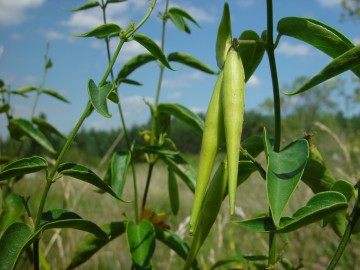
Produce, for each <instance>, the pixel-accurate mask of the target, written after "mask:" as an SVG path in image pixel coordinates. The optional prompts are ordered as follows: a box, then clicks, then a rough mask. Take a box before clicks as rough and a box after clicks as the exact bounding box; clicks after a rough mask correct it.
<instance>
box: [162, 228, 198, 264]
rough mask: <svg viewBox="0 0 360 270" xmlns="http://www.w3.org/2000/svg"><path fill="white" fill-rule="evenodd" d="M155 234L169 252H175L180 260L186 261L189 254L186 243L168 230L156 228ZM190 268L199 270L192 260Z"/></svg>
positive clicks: (195, 262)
mask: <svg viewBox="0 0 360 270" xmlns="http://www.w3.org/2000/svg"><path fill="white" fill-rule="evenodd" d="M155 232H156V238H157V240H159V241H160V242H162V243H163V244H165V245H166V246H167V247H169V248H170V249H171V250H173V251H175V252H176V254H177V255H179V256H180V257H181V258H182V259H184V260H186V257H187V255H188V252H189V246H188V245H187V244H186V242H185V241H184V240H183V239H181V238H180V237H179V236H178V235H177V234H175V233H174V232H172V231H169V230H164V229H161V228H156V229H155ZM192 268H193V269H194V270H195V269H200V268H199V266H198V264H197V261H196V260H194V262H193V264H192Z"/></svg>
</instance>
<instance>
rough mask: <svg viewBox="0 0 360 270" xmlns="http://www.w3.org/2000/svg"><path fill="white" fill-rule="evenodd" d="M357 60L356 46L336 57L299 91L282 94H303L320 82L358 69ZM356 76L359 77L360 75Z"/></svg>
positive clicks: (359, 50) (357, 51)
mask: <svg viewBox="0 0 360 270" xmlns="http://www.w3.org/2000/svg"><path fill="white" fill-rule="evenodd" d="M359 59H360V46H356V47H354V48H352V49H350V50H348V51H346V52H345V53H343V54H341V55H339V56H338V57H336V58H335V59H334V60H333V61H331V62H330V63H329V64H328V65H327V66H326V67H325V68H324V69H323V70H321V71H320V72H319V73H318V74H316V75H315V76H314V77H312V78H311V79H310V80H309V81H307V82H306V83H305V84H304V85H303V86H301V87H300V88H299V89H297V90H296V91H294V92H288V93H284V94H286V95H296V94H299V93H302V92H305V91H307V90H309V89H311V88H312V87H314V86H316V85H318V84H320V83H322V82H325V81H327V80H329V79H331V78H333V77H335V76H337V75H339V74H341V73H343V72H345V71H347V70H350V69H353V68H355V67H360V63H359ZM358 76H360V73H359V75H358Z"/></svg>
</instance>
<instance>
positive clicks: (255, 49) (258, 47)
mask: <svg viewBox="0 0 360 270" xmlns="http://www.w3.org/2000/svg"><path fill="white" fill-rule="evenodd" d="M239 40H261V38H260V37H259V35H258V34H257V33H256V32H254V31H252V30H246V31H244V32H242V33H241V35H240V37H239ZM264 52H265V46H264V45H263V44H261V43H255V44H240V45H239V47H238V53H239V55H240V57H241V61H242V63H243V65H244V71H245V82H247V81H248V80H249V79H250V77H251V75H252V74H253V73H254V71H255V70H256V69H257V67H258V66H259V64H260V62H261V60H262V58H263V56H264Z"/></svg>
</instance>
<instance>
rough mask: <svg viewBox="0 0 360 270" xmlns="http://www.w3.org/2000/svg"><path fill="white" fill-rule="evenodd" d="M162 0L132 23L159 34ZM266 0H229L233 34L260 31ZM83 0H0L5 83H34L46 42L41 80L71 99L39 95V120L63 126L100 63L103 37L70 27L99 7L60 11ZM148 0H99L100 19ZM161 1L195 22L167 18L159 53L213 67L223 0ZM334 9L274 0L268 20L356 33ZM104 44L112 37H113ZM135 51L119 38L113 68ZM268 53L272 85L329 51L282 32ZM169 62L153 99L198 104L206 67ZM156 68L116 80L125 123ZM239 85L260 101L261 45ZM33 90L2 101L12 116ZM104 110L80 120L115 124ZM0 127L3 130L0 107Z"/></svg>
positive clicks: (127, 16)
mask: <svg viewBox="0 0 360 270" xmlns="http://www.w3.org/2000/svg"><path fill="white" fill-rule="evenodd" d="M164 2H165V1H164V0H158V1H157V5H156V8H155V10H154V12H153V13H152V15H151V17H150V19H149V21H148V22H147V23H146V24H145V25H144V27H143V28H141V29H140V30H139V32H140V33H144V34H146V35H148V36H150V37H151V38H153V39H154V40H156V41H159V40H160V36H161V21H160V20H159V18H158V14H159V12H161V11H162V10H163V8H164ZM265 2H266V1H261V0H230V1H229V5H230V10H231V17H232V27H233V35H234V36H235V37H236V36H239V35H240V33H241V32H242V31H244V30H248V29H252V30H255V31H257V32H258V33H259V34H260V33H261V32H262V31H263V30H264V29H265V28H266V18H265V15H266V7H265ZM83 3H85V1H84V0H71V1H70V0H67V1H66V0H64V1H50V0H21V1H20V0H19V1H17V0H16V1H13V0H0V78H1V79H2V80H3V81H5V83H6V84H7V85H9V86H10V88H11V89H17V88H19V87H22V86H25V85H39V83H40V80H41V77H42V72H43V62H44V51H45V45H46V43H47V42H50V51H49V55H50V58H51V60H52V62H53V64H54V66H53V68H52V69H50V70H49V73H48V77H47V80H46V83H45V87H46V88H51V89H54V90H56V91H58V92H59V93H61V94H62V95H63V96H65V97H66V98H67V99H68V100H70V101H71V103H70V104H65V103H62V102H60V101H58V100H55V99H53V98H50V97H47V96H41V97H40V101H39V105H38V109H37V112H36V113H37V114H38V113H40V112H44V113H46V115H47V118H48V121H49V122H50V123H52V124H53V125H55V126H56V127H58V128H59V129H60V130H61V131H62V132H64V133H68V132H69V131H70V130H71V129H72V127H73V126H74V125H75V123H76V121H77V119H78V118H79V117H80V115H81V113H82V111H83V109H84V107H85V105H86V103H87V100H88V96H87V90H86V85H87V81H88V80H89V79H90V78H91V79H93V80H94V81H95V82H98V81H99V80H100V78H101V77H102V75H103V73H104V71H105V69H106V67H107V58H106V52H105V45H104V42H103V41H102V40H97V39H94V38H78V37H74V36H72V34H75V33H83V32H86V31H89V30H90V29H92V28H94V27H96V26H98V25H100V24H101V23H102V18H101V13H100V10H98V9H93V10H90V11H89V10H88V11H82V12H78V13H71V12H67V11H66V10H67V9H71V8H75V7H78V6H80V5H82V4H83ZM147 3H148V1H147V0H128V1H127V2H124V3H120V4H111V5H109V9H108V22H115V23H118V24H119V25H120V26H121V27H124V28H125V27H126V26H127V25H128V24H129V23H130V22H131V21H132V20H134V21H135V22H137V21H139V20H140V18H141V17H142V16H143V14H144V13H145V11H146V9H147ZM170 6H180V7H182V8H184V9H185V10H186V11H187V12H189V13H190V14H191V15H192V16H193V17H194V18H195V19H197V20H198V22H199V24H200V25H201V29H199V28H197V27H196V26H195V25H193V24H190V27H191V30H192V33H191V35H188V34H186V33H183V32H179V31H178V30H177V29H176V28H175V27H174V26H173V25H171V23H169V24H168V27H167V32H166V43H165V53H166V54H168V53H170V52H174V51H181V52H186V53H189V54H192V55H193V56H195V57H197V58H198V59H200V60H201V61H203V62H205V63H207V64H208V65H209V66H211V67H212V68H213V69H217V67H216V60H215V49H214V48H215V39H216V31H217V27H218V24H219V20H220V18H221V13H222V8H223V1H219V0H198V1H186V0H184V1H180V0H177V1H170ZM342 12H343V10H342V9H341V7H340V0H307V1H294V0H274V24H275V29H276V23H277V21H278V20H279V19H280V18H282V17H285V16H305V17H312V18H315V19H318V20H320V21H323V22H325V23H327V24H329V25H331V26H333V27H335V28H337V29H338V30H340V31H341V32H343V33H344V34H345V35H347V36H348V37H349V38H350V39H352V40H353V41H354V42H356V43H359V42H358V41H359V38H360V33H359V31H358V25H357V24H356V23H354V22H353V21H351V20H347V21H345V22H342V23H340V16H341V14H342ZM274 36H276V32H275V35H274ZM111 46H112V48H113V47H115V46H116V41H115V40H114V41H113V42H112V44H111ZM144 51H145V50H144V49H143V48H141V46H140V45H138V44H136V43H135V42H129V43H127V44H126V45H125V47H124V48H123V50H122V52H121V53H120V57H119V59H118V61H117V63H116V65H115V69H114V71H115V74H117V72H118V70H119V69H120V68H121V65H122V64H123V63H124V62H125V61H126V60H127V59H129V58H131V57H132V56H134V55H136V54H138V53H141V52H144ZM276 59H277V64H278V72H279V81H280V84H281V85H285V84H291V82H292V81H293V80H294V79H295V78H297V77H299V76H302V75H305V76H306V75H307V76H310V75H312V74H315V73H316V72H318V71H320V70H321V69H322V67H324V65H326V64H327V63H328V62H329V61H330V58H329V57H328V56H326V55H324V54H323V53H321V52H319V51H317V50H316V49H313V48H312V47H310V46H308V45H306V44H303V43H300V42H298V41H297V40H295V39H291V38H286V37H284V38H282V39H281V42H280V44H279V47H278V48H277V50H276ZM174 66H175V67H176V68H178V69H179V70H178V71H176V72H173V71H170V70H166V72H165V75H164V81H163V87H162V92H161V96H160V102H176V103H181V104H183V105H185V106H187V107H188V108H190V109H192V110H194V111H197V112H198V111H203V112H204V111H206V107H207V104H208V102H209V98H210V95H211V92H212V89H213V85H214V82H215V79H216V78H215V76H212V75H207V74H204V73H201V72H198V71H194V70H192V69H190V68H187V67H181V66H179V65H175V64H174ZM158 73H159V71H158V69H157V66H156V65H155V64H147V65H146V66H144V67H143V68H141V69H139V70H138V71H136V72H134V73H133V74H132V75H131V79H134V80H138V81H140V82H141V83H143V86H141V87H138V86H137V87H135V86H127V85H126V86H125V85H124V86H122V87H121V88H120V90H119V92H120V97H121V104H122V106H123V110H124V113H125V117H126V121H127V124H128V125H129V126H131V125H132V124H134V123H138V124H141V123H144V122H145V121H147V120H148V118H149V111H148V108H147V106H146V105H145V104H144V100H148V101H150V102H151V101H153V100H154V97H155V88H156V84H157V78H158ZM344 78H347V79H348V78H350V73H346V74H345V75H344ZM246 89H247V90H246V109H248V110H249V109H256V108H259V106H260V104H261V103H262V102H263V100H264V99H265V98H268V97H271V96H272V90H271V80H270V75H269V68H268V60H267V57H266V55H265V57H264V59H263V61H262V63H261V65H260V67H259V68H258V70H257V71H256V72H255V73H254V75H253V77H252V78H251V80H250V81H249V82H248V84H247V88H246ZM33 94H34V93H33ZM33 94H30V95H29V96H30V98H28V99H24V98H21V97H14V98H12V100H11V104H12V106H13V107H14V108H15V116H16V117H24V118H26V117H28V116H29V114H30V111H31V108H32V104H33V102H34V95H33ZM109 110H110V112H111V113H112V115H113V117H112V118H110V119H107V118H104V117H101V116H99V115H97V114H96V113H93V114H92V115H91V116H90V117H89V118H88V119H87V120H86V122H85V127H87V128H96V129H110V128H118V127H120V121H119V116H118V112H117V107H116V106H115V105H114V104H112V103H109ZM0 134H2V136H4V135H6V134H7V131H6V118H4V116H0Z"/></svg>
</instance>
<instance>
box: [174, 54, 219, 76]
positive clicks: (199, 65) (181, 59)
mask: <svg viewBox="0 0 360 270" xmlns="http://www.w3.org/2000/svg"><path fill="white" fill-rule="evenodd" d="M168 60H169V61H170V62H171V61H173V62H178V63H181V64H184V65H186V66H189V67H192V68H194V69H197V70H200V71H203V72H205V73H209V74H216V72H215V71H214V70H213V69H212V68H211V67H209V66H208V65H206V64H205V63H203V62H201V61H200V60H198V59H196V58H195V57H193V56H192V55H190V54H187V53H182V52H173V53H170V54H169V55H168Z"/></svg>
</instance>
